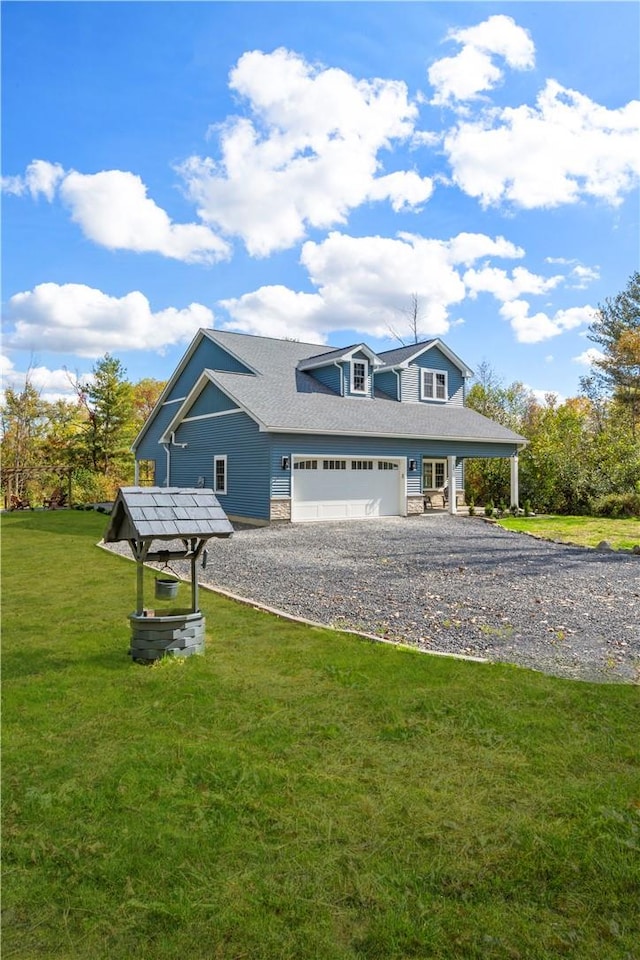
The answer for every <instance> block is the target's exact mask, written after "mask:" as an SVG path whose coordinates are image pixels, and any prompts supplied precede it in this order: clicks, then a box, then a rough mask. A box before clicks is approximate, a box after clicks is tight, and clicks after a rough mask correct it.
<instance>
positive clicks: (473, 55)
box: [428, 14, 535, 105]
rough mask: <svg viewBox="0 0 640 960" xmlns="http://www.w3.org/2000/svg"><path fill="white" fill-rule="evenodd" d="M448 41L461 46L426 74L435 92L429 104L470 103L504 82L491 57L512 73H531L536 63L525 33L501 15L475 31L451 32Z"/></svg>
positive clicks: (471, 28)
mask: <svg viewBox="0 0 640 960" xmlns="http://www.w3.org/2000/svg"><path fill="white" fill-rule="evenodd" d="M447 38H448V39H450V40H455V41H456V42H457V43H459V44H461V46H462V49H461V51H460V53H458V54H457V55H456V56H454V57H445V58H443V59H442V60H437V61H436V62H435V63H433V64H432V65H431V67H430V68H429V71H428V76H429V82H430V83H431V85H432V86H433V87H434V89H435V95H434V97H433V100H432V103H433V104H435V105H444V104H450V103H451V102H452V101H461V100H462V101H464V100H471V99H474V98H475V97H477V96H478V94H480V93H481V92H483V91H485V90H491V89H492V88H493V87H495V86H496V84H498V83H499V82H500V81H501V80H502V78H503V72H502V70H501V69H500V68H499V67H498V66H497V65H496V64H495V62H494V60H493V57H495V56H499V57H502V58H503V59H504V61H505V63H506V64H507V65H508V66H509V67H511V68H513V69H514V70H530V69H531V68H532V67H533V66H534V63H535V47H534V45H533V41H532V40H531V37H530V36H529V33H528V31H527V30H525V29H523V28H522V27H519V26H518V25H517V24H516V22H515V21H514V20H513V19H512V18H511V17H506V16H504V15H503V14H497V15H496V16H493V17H489V18H488V20H485V21H484V22H483V23H479V24H477V25H476V26H475V27H468V28H466V29H461V30H451V31H450V32H449V34H448V37H447Z"/></svg>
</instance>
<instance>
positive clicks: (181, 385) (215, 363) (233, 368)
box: [167, 337, 251, 399]
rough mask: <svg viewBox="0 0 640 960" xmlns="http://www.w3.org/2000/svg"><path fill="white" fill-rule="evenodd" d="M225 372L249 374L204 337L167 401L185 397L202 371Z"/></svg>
mask: <svg viewBox="0 0 640 960" xmlns="http://www.w3.org/2000/svg"><path fill="white" fill-rule="evenodd" d="M207 368H208V369H209V370H225V371H228V372H229V373H251V371H250V370H249V368H248V367H246V366H245V365H244V364H243V363H240V361H239V360H236V359H235V358H234V357H232V356H231V354H230V353H227V351H226V350H223V349H222V347H219V346H218V344H217V343H213V341H211V340H209V339H208V338H207V337H204V338H203V339H202V340H201V341H200V343H199V344H198V346H197V348H196V350H195V351H194V354H193V356H192V357H191V359H190V360H189V362H188V363H187V365H186V367H185V368H184V370H183V371H182V373H181V374H180V376H179V377H178V379H177V380H176V382H175V384H174V385H173V387H172V389H171V393H170V394H169V397H168V398H167V399H173V398H174V397H186V396H187V395H188V393H189V391H190V390H191V388H192V387H193V385H194V383H195V382H196V380H197V379H198V377H199V376H200V374H201V373H202V371H203V370H205V369H207Z"/></svg>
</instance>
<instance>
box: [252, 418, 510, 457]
mask: <svg viewBox="0 0 640 960" xmlns="http://www.w3.org/2000/svg"><path fill="white" fill-rule="evenodd" d="M253 419H254V420H255V417H254V418H253ZM256 422H257V421H256ZM260 429H261V430H263V429H264V430H265V431H266V432H267V433H299V434H304V435H306V436H308V437H310V438H311V437H315V436H317V435H319V434H321V435H322V436H323V437H380V438H381V439H385V440H420V441H422V440H429V441H430V440H442V441H444V442H447V441H449V440H451V441H454V442H455V443H504V444H510V445H511V446H512V447H513V446H516V447H522V446H525V445H526V444H527V443H528V442H529V441H528V440H524V439H523V438H522V437H514V439H513V440H505V439H498V438H497V437H444V436H442V435H441V434H434V435H433V436H429V435H428V434H424V433H380V432H379V431H377V430H375V431H371V432H369V431H364V430H359V431H355V430H322V429H321V428H319V429H317V430H302V429H300V428H299V427H269V426H264V427H261V428H260ZM389 459H390V460H393V457H389Z"/></svg>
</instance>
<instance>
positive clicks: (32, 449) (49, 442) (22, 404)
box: [0, 353, 165, 503]
mask: <svg viewBox="0 0 640 960" xmlns="http://www.w3.org/2000/svg"><path fill="white" fill-rule="evenodd" d="M70 383H71V384H72V385H73V388H74V391H75V398H74V399H72V400H64V399H60V400H56V401H53V402H48V401H45V400H43V399H42V397H41V396H40V393H39V391H38V390H37V389H36V387H35V386H34V385H33V383H32V381H31V377H30V376H29V375H27V378H26V382H25V385H24V387H23V388H22V389H21V390H16V389H13V388H11V387H8V388H7V389H6V390H5V393H4V399H3V402H2V407H1V410H0V416H1V426H2V437H1V438H0V444H1V453H2V470H1V474H2V490H3V494H4V497H5V499H6V498H7V496H9V495H10V494H16V495H17V496H19V497H23V498H29V499H30V501H31V502H32V503H37V502H38V501H39V499H40V498H41V497H42V498H44V497H46V496H50V494H51V491H52V489H55V488H57V489H61V490H63V491H64V492H67V493H68V496H69V497H70V499H71V501H72V502H75V503H90V502H100V501H108V500H112V499H113V498H114V496H115V492H116V490H117V489H118V487H119V486H123V485H128V484H131V483H133V479H134V460H133V454H132V452H131V444H132V442H133V440H134V439H135V437H136V435H137V434H138V433H139V431H140V429H141V428H142V425H143V424H144V422H145V421H146V419H147V418H148V416H149V414H150V413H151V411H152V409H153V407H154V405H155V403H156V401H157V399H158V397H159V396H160V394H161V392H162V390H163V389H164V386H165V384H164V383H163V382H162V381H159V380H154V379H151V378H145V379H142V380H140V381H139V382H138V383H135V384H134V383H131V382H130V381H129V380H127V378H126V371H125V370H124V368H123V366H122V364H121V362H120V360H118V359H117V358H116V357H112V356H111V355H110V354H108V353H107V354H105V355H104V357H102V358H101V359H100V360H98V361H97V362H96V364H95V366H94V367H93V370H92V377H91V379H89V380H88V381H87V382H84V383H83V382H81V381H79V380H77V379H74V378H72V377H70Z"/></svg>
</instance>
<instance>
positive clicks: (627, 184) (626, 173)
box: [444, 80, 640, 209]
mask: <svg viewBox="0 0 640 960" xmlns="http://www.w3.org/2000/svg"><path fill="white" fill-rule="evenodd" d="M639 132H640V101H637V100H633V101H631V102H629V103H628V104H626V105H625V106H623V107H620V108H619V109H617V110H609V109H607V108H606V107H602V106H600V105H599V104H597V103H594V102H593V101H592V100H590V99H589V98H588V97H586V96H584V95H582V94H580V93H577V92H576V91H574V90H567V89H566V88H564V87H562V86H561V85H560V84H559V83H556V81H555V80H548V81H547V84H546V86H545V87H544V89H543V90H542V92H541V93H540V94H539V96H538V98H537V101H536V106H535V107H529V106H520V107H517V108H515V109H514V108H505V109H504V110H498V109H493V110H488V111H485V113H484V114H483V115H482V117H481V118H480V119H479V120H477V121H474V122H465V121H462V122H460V123H459V124H458V125H457V127H455V128H454V129H452V130H451V131H450V132H449V133H448V134H447V135H446V136H445V140H444V146H445V152H446V154H447V155H448V158H449V161H450V163H451V166H452V168H453V178H454V181H455V182H456V183H457V184H458V186H459V187H460V188H461V189H462V190H464V192H465V193H467V194H469V195H470V196H472V197H477V198H478V199H479V200H480V202H481V203H482V205H483V206H489V205H491V204H499V203H501V202H503V201H507V202H510V203H513V204H514V205H515V206H518V207H523V208H525V209H533V208H536V207H556V206H559V205H561V204H565V203H575V202H577V201H578V200H580V199H581V198H582V197H583V196H589V197H594V198H597V199H600V200H603V201H605V202H607V203H610V204H612V205H614V206H615V205H618V204H620V203H621V202H622V199H623V195H624V194H625V193H627V192H628V191H629V190H631V189H632V188H633V187H634V186H635V185H636V184H637V183H638V179H639V177H640V151H638V134H639Z"/></svg>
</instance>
